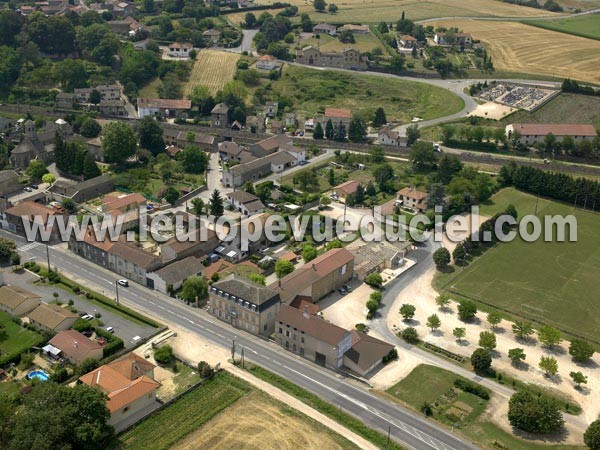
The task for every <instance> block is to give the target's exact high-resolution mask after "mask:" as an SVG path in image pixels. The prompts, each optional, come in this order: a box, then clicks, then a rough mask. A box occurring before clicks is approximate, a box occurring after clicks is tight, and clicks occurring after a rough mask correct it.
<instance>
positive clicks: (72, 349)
mask: <svg viewBox="0 0 600 450" xmlns="http://www.w3.org/2000/svg"><path fill="white" fill-rule="evenodd" d="M48 344H50V345H51V346H52V347H54V348H56V349H58V350H60V354H59V356H60V357H62V358H65V359H67V360H68V361H69V362H70V363H71V364H80V363H81V362H82V361H83V360H84V359H88V358H91V359H95V360H96V361H100V360H101V359H102V346H101V345H100V344H98V343H97V342H96V341H92V340H90V339H88V338H87V337H85V336H84V335H83V334H81V333H80V332H79V331H75V330H63V331H61V332H60V333H58V334H57V335H56V336H54V337H53V338H52V339H50V341H49V342H48Z"/></svg>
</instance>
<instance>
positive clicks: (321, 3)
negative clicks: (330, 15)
mask: <svg viewBox="0 0 600 450" xmlns="http://www.w3.org/2000/svg"><path fill="white" fill-rule="evenodd" d="M313 6H314V8H315V9H316V10H317V11H319V12H323V11H325V7H326V6H327V3H326V2H325V0H314V1H313Z"/></svg>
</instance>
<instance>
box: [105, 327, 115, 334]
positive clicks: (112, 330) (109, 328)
mask: <svg viewBox="0 0 600 450" xmlns="http://www.w3.org/2000/svg"><path fill="white" fill-rule="evenodd" d="M105 330H106V331H108V332H109V333H114V332H115V329H114V328H113V327H106V328H105Z"/></svg>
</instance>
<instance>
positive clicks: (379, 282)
mask: <svg viewBox="0 0 600 450" xmlns="http://www.w3.org/2000/svg"><path fill="white" fill-rule="evenodd" d="M365 283H367V284H368V285H369V286H373V287H374V288H377V289H379V288H381V286H383V279H382V278H381V274H378V273H370V274H369V275H367V277H366V278H365Z"/></svg>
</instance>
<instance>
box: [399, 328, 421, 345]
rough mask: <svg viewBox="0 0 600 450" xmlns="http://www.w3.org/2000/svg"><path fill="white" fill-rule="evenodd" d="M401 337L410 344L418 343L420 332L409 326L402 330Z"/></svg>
mask: <svg viewBox="0 0 600 450" xmlns="http://www.w3.org/2000/svg"><path fill="white" fill-rule="evenodd" d="M400 337H401V338H402V339H404V340H405V341H406V342H408V343H409V344H417V343H418V342H419V333H418V332H417V330H416V329H415V328H413V327H407V328H405V329H404V330H402V332H401V333H400Z"/></svg>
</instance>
